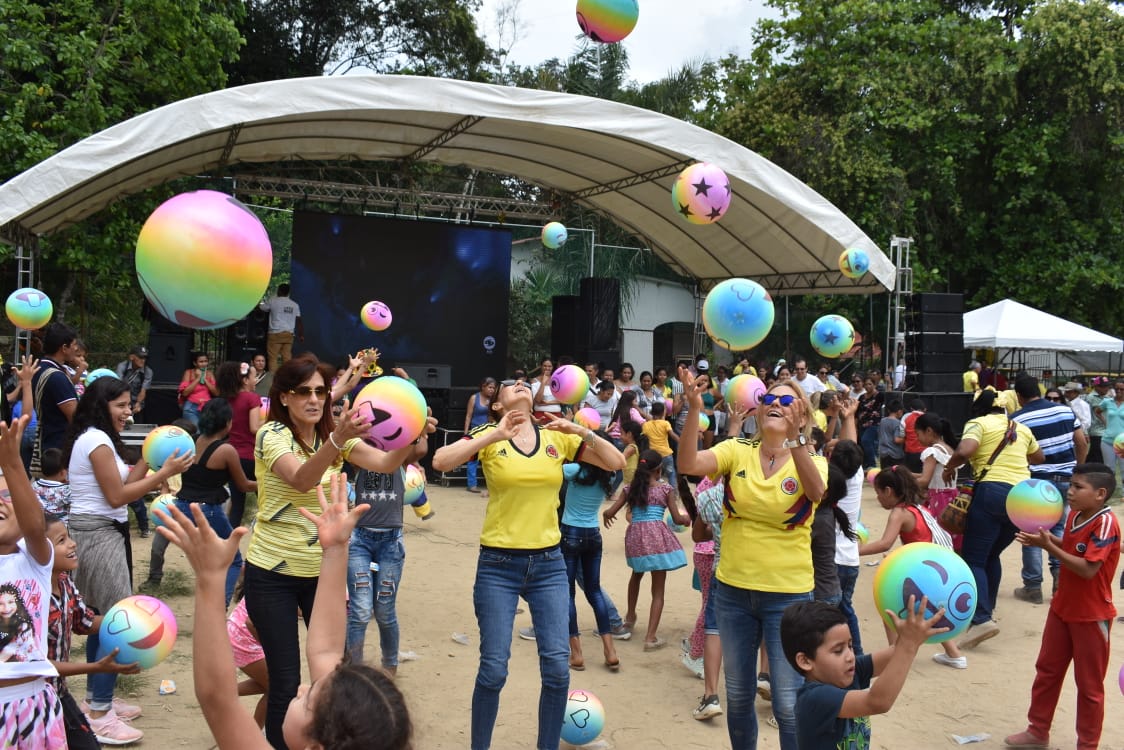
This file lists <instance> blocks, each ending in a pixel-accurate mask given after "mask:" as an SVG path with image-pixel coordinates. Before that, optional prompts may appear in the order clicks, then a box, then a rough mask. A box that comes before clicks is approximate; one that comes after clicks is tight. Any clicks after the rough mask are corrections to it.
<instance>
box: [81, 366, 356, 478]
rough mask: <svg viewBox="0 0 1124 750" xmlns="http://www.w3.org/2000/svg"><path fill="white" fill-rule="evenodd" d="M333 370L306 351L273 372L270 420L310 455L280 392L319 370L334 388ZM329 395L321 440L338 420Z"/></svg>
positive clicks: (320, 429)
mask: <svg viewBox="0 0 1124 750" xmlns="http://www.w3.org/2000/svg"><path fill="white" fill-rule="evenodd" d="M331 370H332V368H331V366H330V365H327V364H325V363H323V362H321V361H320V360H319V359H317V358H316V355H315V354H312V353H311V352H305V353H304V354H298V355H297V356H295V357H293V358H292V359H290V360H289V361H288V362H286V363H285V364H283V365H281V366H280V367H278V368H277V372H275V373H273V384H272V385H271V386H269V418H270V420H272V421H276V422H280V423H281V424H283V425H285V426H286V427H288V428H289V429H290V430H291V431H292V433H293V439H294V440H296V441H297V443H298V444H299V445H300V447H301V449H302V450H304V452H305V453H307V454H308V455H310V456H311V455H312V454H313V453H315V452H316V451H315V450H314V449H313V448H312V446H309V445H305V444H304V439H303V438H302V437H301V436H300V434H299V433H298V431H297V430H296V429H295V428H294V426H293V420H292V418H291V417H290V416H289V410H288V408H286V407H285V406H284V405H282V403H281V394H282V393H288V392H289V391H291V390H292V389H294V388H296V387H297V386H298V385H300V384H301V383H303V382H304V381H306V380H308V379H309V378H311V377H312V376H313V375H314V374H316V373H320V377H322V378H323V379H324V387H325V388H331V385H330V383H331V382H332V375H334V373H333V372H331ZM99 380H100V378H99ZM96 382H97V381H95V383H96ZM329 398H331V396H326V397H325V399H324V413H323V414H321V415H320V422H319V423H317V425H316V435H317V437H319V438H320V442H324V441H325V440H327V439H328V436H329V435H331V434H332V428H333V427H335V419H334V418H333V417H332V410H331V408H330V405H329V404H328V399H329Z"/></svg>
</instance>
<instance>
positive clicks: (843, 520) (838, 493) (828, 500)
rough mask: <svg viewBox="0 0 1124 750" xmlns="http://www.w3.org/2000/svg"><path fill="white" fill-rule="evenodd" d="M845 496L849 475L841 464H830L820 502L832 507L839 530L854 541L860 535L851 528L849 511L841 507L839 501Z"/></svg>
mask: <svg viewBox="0 0 1124 750" xmlns="http://www.w3.org/2000/svg"><path fill="white" fill-rule="evenodd" d="M845 497H847V475H846V474H845V473H844V472H843V469H841V468H840V467H839V466H837V465H835V464H828V465H827V487H826V488H825V490H824V493H823V500H821V501H820V502H821V503H822V504H824V505H828V506H830V507H831V514H832V515H833V516H835V523H836V525H837V526H838V527H839V530H840V531H842V532H843V536H845V537H847V538H848V539H850V540H851V541H852V542H853V541H855V540H856V539H858V535H857V534H855V530H854V529H853V528H851V519H850V518H848V517H847V513H846V512H845V511H844V510H843V509H842V508H840V507H839V501H840V500H842V499H843V498H845Z"/></svg>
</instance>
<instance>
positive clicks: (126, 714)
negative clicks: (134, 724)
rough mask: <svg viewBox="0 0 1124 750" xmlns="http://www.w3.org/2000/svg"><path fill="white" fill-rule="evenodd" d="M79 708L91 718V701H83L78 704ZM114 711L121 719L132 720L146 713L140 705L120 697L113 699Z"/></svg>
mask: <svg viewBox="0 0 1124 750" xmlns="http://www.w3.org/2000/svg"><path fill="white" fill-rule="evenodd" d="M78 708H80V709H81V710H82V713H84V714H86V717H87V718H89V716H90V704H89V703H87V702H86V701H82V702H81V703H79V704H78ZM113 713H115V714H117V718H118V719H120V720H121V721H132V720H133V719H135V718H137V717H138V716H140V715H141V714H142V713H144V709H143V708H141V707H140V706H134V705H133V704H132V703H126V702H125V701H123V700H121V699H120V698H114V699H113Z"/></svg>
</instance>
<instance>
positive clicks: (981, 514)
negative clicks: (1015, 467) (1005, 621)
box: [960, 481, 1018, 625]
mask: <svg viewBox="0 0 1124 750" xmlns="http://www.w3.org/2000/svg"><path fill="white" fill-rule="evenodd" d="M1010 491H1011V485H1009V484H1004V483H1003V482H986V481H985V482H978V483H976V489H975V492H974V493H973V494H972V504H971V505H970V506H968V522H967V525H966V526H965V528H964V546H963V547H961V550H960V555H961V556H962V557H963V558H964V562H966V563H968V567H969V568H971V569H972V577H973V578H975V579H976V592H977V594H976V597H977V603H976V614H975V615H973V616H972V624H973V625H979V624H980V623H984V622H987V621H989V620H990V619H991V613H992V611H993V610H994V609H995V600H996V598H997V597H998V596H999V581H1000V579H1001V578H1002V577H1003V565H1002V563H1001V562H1000V560H999V555H1000V554H1002V552H1003V550H1005V549H1007V547H1008V546H1010V544H1011V542H1013V541H1015V533H1016V532H1017V531H1018V529H1017V528H1016V527H1015V525H1014V524H1013V523H1011V519H1010V518H1008V517H1007V493H1009V492H1010Z"/></svg>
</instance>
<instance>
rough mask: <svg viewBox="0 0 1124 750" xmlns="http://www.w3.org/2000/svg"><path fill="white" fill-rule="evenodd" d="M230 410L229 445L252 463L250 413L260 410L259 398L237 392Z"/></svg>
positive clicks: (248, 393)
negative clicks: (231, 414) (231, 413)
mask: <svg viewBox="0 0 1124 750" xmlns="http://www.w3.org/2000/svg"><path fill="white" fill-rule="evenodd" d="M230 408H231V409H232V410H233V411H234V417H233V419H232V420H231V422H230V444H231V445H233V446H234V450H236V451H238V458H244V459H246V460H247V461H252V460H254V435H253V433H251V432H250V412H252V411H253V410H254V409H260V408H261V396H259V395H258V394H256V393H254V392H253V391H239V392H238V393H237V394H236V395H235V396H234V398H232V399H231V400H230ZM325 408H327V407H325Z"/></svg>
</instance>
